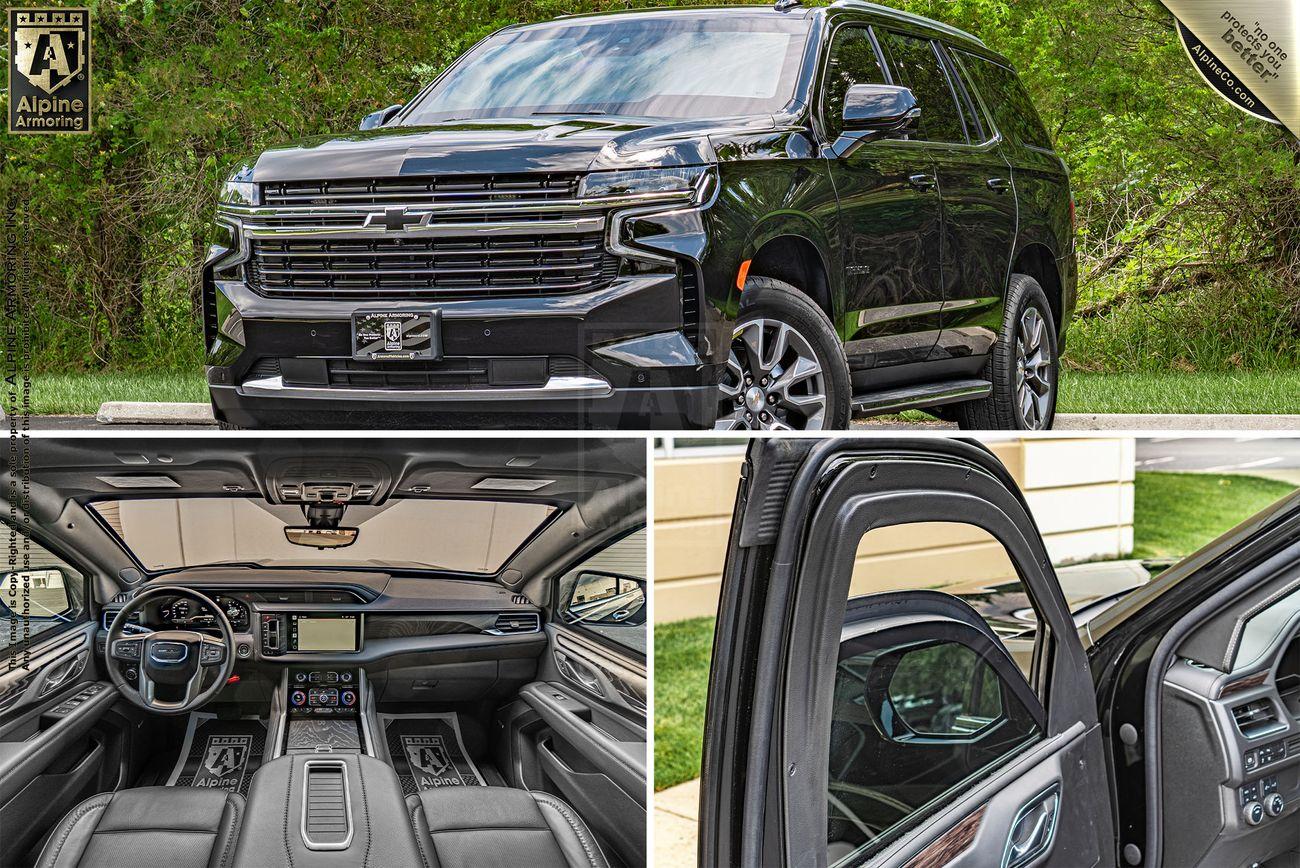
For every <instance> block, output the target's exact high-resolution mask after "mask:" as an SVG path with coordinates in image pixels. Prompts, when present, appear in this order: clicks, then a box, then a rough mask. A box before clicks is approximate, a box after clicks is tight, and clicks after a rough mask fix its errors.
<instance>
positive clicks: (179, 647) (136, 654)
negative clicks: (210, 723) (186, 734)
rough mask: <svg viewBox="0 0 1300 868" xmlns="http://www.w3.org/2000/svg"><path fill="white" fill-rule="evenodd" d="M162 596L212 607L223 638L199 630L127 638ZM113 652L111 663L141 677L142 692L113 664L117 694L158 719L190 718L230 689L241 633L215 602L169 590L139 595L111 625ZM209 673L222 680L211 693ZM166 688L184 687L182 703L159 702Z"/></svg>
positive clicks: (167, 587)
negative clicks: (135, 618) (134, 619)
mask: <svg viewBox="0 0 1300 868" xmlns="http://www.w3.org/2000/svg"><path fill="white" fill-rule="evenodd" d="M162 596H179V597H188V598H189V599H191V600H193V601H194V602H196V603H199V604H200V605H202V606H205V607H207V609H208V610H209V611H211V612H212V613H214V614H215V615H216V619H217V626H218V627H219V628H220V629H221V638H220V639H215V638H213V637H211V636H206V635H204V634H203V633H199V632H197V631H194V630H153V631H150V632H148V633H138V634H135V635H130V636H125V635H123V633H122V631H123V629H124V628H125V627H126V625H127V623H128V619H129V618H130V617H131V616H132V615H134V614H135V613H136V612H138V611H140V610H141V609H142V608H144V605H145V604H146V603H148V602H149V601H150V600H153V599H154V598H156V597H162ZM107 647H108V657H109V658H110V659H112V660H116V661H118V662H120V663H125V664H127V665H128V666H135V667H136V669H137V671H138V672H139V673H140V687H139V689H138V690H137V689H136V688H135V687H134V686H133V685H132V684H131V683H130V682H129V681H127V680H126V677H125V676H124V675H123V674H122V672H121V669H122V667H120V666H113V665H111V664H110V665H109V667H108V674H109V677H110V678H112V679H113V683H114V684H115V685H117V689H118V690H120V691H121V692H122V695H123V696H125V697H126V698H127V699H129V700H130V701H131V702H133V703H135V704H136V705H138V706H140V707H141V708H143V709H145V710H146V711H153V712H156V713H158V714H186V713H188V712H191V711H194V710H195V709H197V708H201V707H202V706H203V705H206V704H207V702H208V701H209V700H211V699H212V698H213V697H214V696H216V695H217V693H218V692H220V690H221V688H223V687H225V686H226V681H227V679H229V678H230V674H231V673H232V672H233V671H234V669H235V655H234V648H235V631H234V630H233V629H231V627H230V621H229V619H227V618H226V613H225V612H223V611H221V609H220V607H218V606H217V604H216V603H214V602H213V601H212V600H209V599H208V598H207V597H205V596H204V595H203V594H200V593H199V592H198V591H195V590H192V589H190V588H181V587H176V586H172V585H163V586H160V587H156V588H148V589H147V590H144V591H141V592H140V593H138V594H136V595H135V596H134V597H133V598H132V599H131V600H130V601H129V602H127V604H126V605H125V606H123V607H122V608H121V609H120V610H119V611H118V613H117V617H116V618H114V619H113V623H112V624H110V625H109V627H108V643H107ZM209 670H215V671H216V672H217V678H216V680H215V681H213V682H212V684H211V685H210V686H208V687H206V688H205V687H203V680H204V675H205V674H206V673H207V672H208V671H209ZM160 684H162V685H168V686H169V687H171V688H175V687H177V686H183V690H184V692H183V695H182V697H181V699H179V700H166V699H159V698H158V685H160Z"/></svg>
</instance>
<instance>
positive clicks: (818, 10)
mask: <svg viewBox="0 0 1300 868" xmlns="http://www.w3.org/2000/svg"><path fill="white" fill-rule="evenodd" d="M833 10H834V11H839V10H843V11H854V12H866V13H869V14H872V15H875V16H879V17H881V18H888V19H890V20H892V21H901V22H905V23H907V24H912V25H915V26H917V27H920V28H922V29H925V30H928V31H930V32H931V33H932V34H942V35H944V36H949V37H955V38H957V39H960V40H961V41H962V42H965V43H967V44H968V45H971V46H974V47H977V48H981V49H983V50H984V51H986V52H989V53H990V54H994V53H993V52H991V51H990V50H989V48H988V46H986V45H985V44H984V41H983V40H982V39H980V38H979V37H978V36H975V35H974V34H972V33H968V32H967V31H965V30H962V29H961V28H959V27H953V26H952V25H951V24H945V23H943V22H942V21H935V20H934V19H932V18H926V17H924V16H921V15H917V14H915V13H912V12H905V11H903V10H902V9H895V8H893V7H891V6H882V5H881V4H879V3H870V2H867V0H836V2H834V3H832V4H831V5H830V6H829V7H803V6H793V7H789V8H787V9H783V10H778V9H776V8H775V6H771V5H736V6H675V7H654V8H650V9H618V10H612V11H609V12H583V13H578V14H575V15H561V16H558V17H556V18H553V19H551V20H552V21H580V20H582V19H585V18H594V19H600V20H610V19H617V18H629V19H630V18H633V17H641V16H646V15H654V16H668V17H687V16H699V15H700V14H701V13H703V14H707V15H737V16H755V15H773V16H781V17H785V18H811V17H814V16H817V15H821V14H824V13H826V12H828V11H833ZM547 23H549V22H544V21H543V22H537V23H536V24H526V25H516V26H520V27H536V26H545V25H546V24H547Z"/></svg>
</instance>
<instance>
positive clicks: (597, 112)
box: [532, 109, 607, 116]
mask: <svg viewBox="0 0 1300 868" xmlns="http://www.w3.org/2000/svg"><path fill="white" fill-rule="evenodd" d="M532 114H533V115H534V116H536V115H603V114H607V112H604V111H602V110H601V109H590V110H588V111H570V112H532Z"/></svg>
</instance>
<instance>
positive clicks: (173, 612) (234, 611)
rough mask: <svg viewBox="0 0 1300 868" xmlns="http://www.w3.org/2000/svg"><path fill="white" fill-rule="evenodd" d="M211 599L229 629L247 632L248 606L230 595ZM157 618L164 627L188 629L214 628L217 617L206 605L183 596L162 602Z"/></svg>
mask: <svg viewBox="0 0 1300 868" xmlns="http://www.w3.org/2000/svg"><path fill="white" fill-rule="evenodd" d="M213 601H214V602H215V603H216V604H217V605H218V606H220V607H221V611H223V612H224V613H225V615H226V618H227V619H228V620H229V621H230V626H231V629H233V630H234V631H235V632H236V633H247V632H248V626H249V614H248V606H247V604H245V603H244V602H242V601H240V600H236V599H234V598H232V597H221V596H218V597H214V598H213ZM158 620H159V621H160V622H161V623H162V625H163V626H164V627H176V628H185V629H189V630H202V629H205V628H206V629H216V627H217V619H216V617H215V616H214V615H213V613H212V610H211V609H209V608H208V607H207V606H205V605H203V604H201V603H197V602H195V601H193V600H190V599H187V598H185V597H177V598H176V599H174V600H171V601H168V602H164V603H163V604H162V606H160V607H159V609H158Z"/></svg>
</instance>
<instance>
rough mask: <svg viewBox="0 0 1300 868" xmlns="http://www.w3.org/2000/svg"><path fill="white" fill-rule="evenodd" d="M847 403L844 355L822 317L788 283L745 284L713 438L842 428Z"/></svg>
mask: <svg viewBox="0 0 1300 868" xmlns="http://www.w3.org/2000/svg"><path fill="white" fill-rule="evenodd" d="M849 398H850V391H849V369H848V364H847V362H846V361H845V359H844V349H843V347H842V346H841V344H840V340H839V336H838V335H836V334H835V329H834V328H833V327H832V326H831V321H830V319H829V318H828V317H827V316H826V314H825V312H823V311H822V309H821V308H819V307H817V306H816V305H815V304H813V303H812V301H811V300H810V299H809V298H808V297H807V296H806V295H804V294H803V293H802V292H800V291H799V290H797V289H795V288H794V287H793V286H790V285H789V284H788V283H783V282H782V281H779V280H774V279H772V278H767V277H751V278H750V279H749V280H747V281H746V282H745V289H744V291H743V292H742V293H741V311H740V317H739V318H738V319H737V320H736V327H735V330H734V331H733V332H732V339H731V353H730V356H729V357H728V360H727V370H726V372H725V374H724V375H723V379H722V382H721V383H720V384H719V396H718V420H717V424H716V425H715V426H714V428H715V430H720V431H746V430H751V431H819V430H825V429H842V428H847V427H848V424H849Z"/></svg>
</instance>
